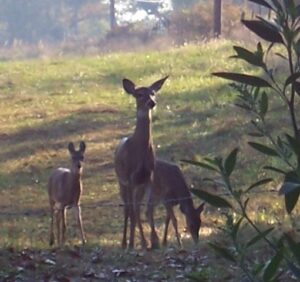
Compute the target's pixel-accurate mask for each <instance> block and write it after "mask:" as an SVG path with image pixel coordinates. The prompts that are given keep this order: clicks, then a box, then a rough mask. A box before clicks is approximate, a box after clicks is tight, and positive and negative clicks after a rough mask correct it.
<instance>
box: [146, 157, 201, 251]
mask: <svg viewBox="0 0 300 282" xmlns="http://www.w3.org/2000/svg"><path fill="white" fill-rule="evenodd" d="M151 192H152V194H151V195H150V196H151V198H149V199H148V204H147V214H148V213H153V209H154V206H155V205H156V204H158V202H160V201H161V202H163V204H164V206H165V208H166V213H167V214H166V221H165V230H164V237H163V245H166V244H167V236H168V227H169V222H170V219H171V220H172V223H173V227H174V230H175V234H176V239H177V242H178V245H179V246H180V247H181V240H180V236H179V233H178V227H177V219H176V217H175V214H174V211H173V207H174V206H176V205H178V204H179V207H180V210H181V212H182V213H183V214H184V216H185V219H186V225H187V228H188V230H189V232H190V234H191V235H192V238H193V240H194V242H195V243H197V242H198V239H199V229H200V226H201V218H200V215H201V212H202V211H203V208H204V203H202V204H201V205H200V206H199V207H198V208H195V207H194V204H193V200H192V198H191V193H190V191H189V188H188V186H187V184H186V181H185V179H184V176H183V174H182V172H181V170H180V168H179V167H178V166H177V165H176V164H174V163H170V162H166V161H163V160H159V159H157V160H156V165H155V169H154V180H153V188H152V191H151Z"/></svg>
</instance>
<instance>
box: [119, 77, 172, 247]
mask: <svg viewBox="0 0 300 282" xmlns="http://www.w3.org/2000/svg"><path fill="white" fill-rule="evenodd" d="M166 79H167V77H165V78H163V79H161V80H158V81H156V82H155V83H153V84H152V85H151V86H150V87H139V88H136V86H135V84H134V83H133V82H132V81H130V80H128V79H124V80H123V88H124V89H125V91H126V92H127V93H128V94H130V95H132V96H133V97H134V98H135V99H136V127H135V131H134V133H133V134H132V135H131V136H130V137H128V138H125V139H123V140H122V141H121V142H120V144H119V146H118V147H117V149H116V152H115V170H116V174H117V177H118V181H119V186H120V194H121V197H122V200H123V202H124V204H125V205H124V230H123V240H122V246H123V248H126V247H127V223H128V218H130V238H129V247H130V248H133V247H134V233H135V226H136V224H137V226H138V228H139V231H140V236H141V244H142V247H143V248H146V247H147V242H146V240H145V236H144V233H143V227H142V223H141V219H140V204H141V202H142V200H143V197H144V194H145V191H146V189H148V188H150V187H151V186H152V185H151V183H152V179H153V170H154V166H155V156H154V150H153V145H152V135H151V110H152V109H153V108H154V106H155V105H156V101H155V93H156V92H157V91H158V90H159V89H160V88H161V87H162V85H163V84H164V82H165V80H166ZM149 218H151V219H152V220H151V222H152V225H151V244H152V247H153V248H154V247H157V245H158V237H157V235H156V232H155V228H154V222H153V218H152V215H151V214H150V215H149Z"/></svg>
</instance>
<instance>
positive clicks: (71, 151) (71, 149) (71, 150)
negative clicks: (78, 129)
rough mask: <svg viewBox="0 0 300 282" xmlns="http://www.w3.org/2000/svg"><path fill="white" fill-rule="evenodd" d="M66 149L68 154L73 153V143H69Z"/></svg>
mask: <svg viewBox="0 0 300 282" xmlns="http://www.w3.org/2000/svg"><path fill="white" fill-rule="evenodd" d="M68 149H69V152H70V153H74V152H75V148H74V144H73V142H70V143H69V145H68Z"/></svg>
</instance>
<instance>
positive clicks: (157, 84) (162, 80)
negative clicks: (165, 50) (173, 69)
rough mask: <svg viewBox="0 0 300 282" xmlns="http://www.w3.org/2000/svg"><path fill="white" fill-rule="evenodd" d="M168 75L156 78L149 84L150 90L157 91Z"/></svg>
mask: <svg viewBox="0 0 300 282" xmlns="http://www.w3.org/2000/svg"><path fill="white" fill-rule="evenodd" d="M168 77H169V76H168V75H167V76H166V77H164V78H162V79H160V80H157V81H155V82H154V83H153V84H152V85H151V86H150V88H151V90H152V91H154V92H157V91H158V90H159V89H160V88H161V87H162V86H163V84H164V83H165V81H166V79H167V78H168Z"/></svg>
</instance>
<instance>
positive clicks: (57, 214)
mask: <svg viewBox="0 0 300 282" xmlns="http://www.w3.org/2000/svg"><path fill="white" fill-rule="evenodd" d="M54 214H55V219H56V238H57V243H58V245H59V246H61V229H60V225H61V213H60V210H59V209H55V210H54Z"/></svg>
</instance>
